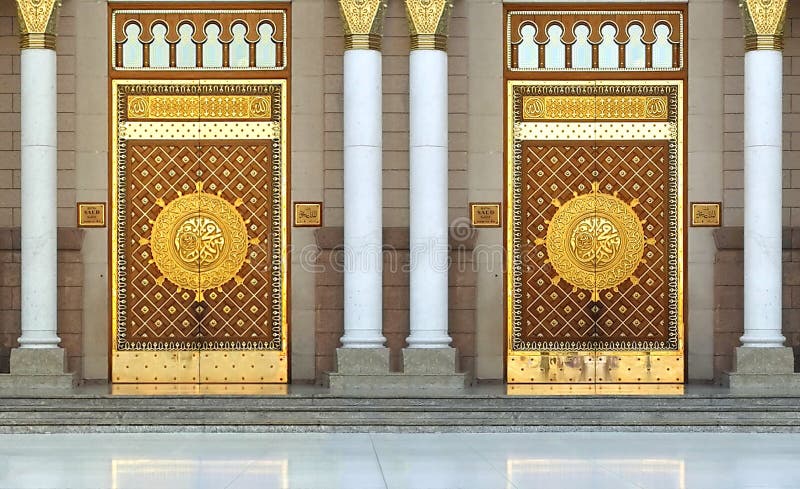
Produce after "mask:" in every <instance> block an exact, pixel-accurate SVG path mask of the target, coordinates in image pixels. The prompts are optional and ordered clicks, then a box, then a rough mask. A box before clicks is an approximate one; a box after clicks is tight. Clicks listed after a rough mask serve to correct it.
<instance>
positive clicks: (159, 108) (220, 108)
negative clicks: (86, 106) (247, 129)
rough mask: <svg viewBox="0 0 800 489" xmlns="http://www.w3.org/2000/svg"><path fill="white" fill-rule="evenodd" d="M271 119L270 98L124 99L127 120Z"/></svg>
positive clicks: (184, 97)
mask: <svg viewBox="0 0 800 489" xmlns="http://www.w3.org/2000/svg"><path fill="white" fill-rule="evenodd" d="M271 118H272V97H269V96H247V95H210V96H200V97H198V96H187V95H142V96H132V97H131V98H130V100H128V119H129V120H136V119H169V120H198V119H199V120H237V119H259V120H270V119H271Z"/></svg>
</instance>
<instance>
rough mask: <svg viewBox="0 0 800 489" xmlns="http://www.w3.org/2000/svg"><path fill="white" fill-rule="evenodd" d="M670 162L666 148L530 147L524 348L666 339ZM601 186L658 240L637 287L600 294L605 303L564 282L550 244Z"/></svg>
mask: <svg viewBox="0 0 800 489" xmlns="http://www.w3.org/2000/svg"><path fill="white" fill-rule="evenodd" d="M667 157H668V148H667V144H666V142H646V143H645V142H636V143H634V142H625V143H618V142H611V143H594V142H591V141H586V142H583V141H575V142H558V141H554V142H543V141H526V142H523V143H522V165H523V167H522V175H523V181H522V209H521V210H522V234H523V240H522V259H523V277H522V278H523V285H522V287H523V294H522V299H523V311H522V331H521V338H522V339H523V340H524V341H529V342H532V343H533V344H535V345H538V346H539V347H540V348H542V349H553V348H554V347H555V348H556V349H576V350H591V349H604V348H609V349H611V348H612V344H613V343H618V342H631V341H634V342H635V341H663V340H664V339H665V338H666V336H667V317H666V303H667V298H666V297H667V283H666V276H667V272H666V266H667V263H666V254H667V253H666V241H665V240H666V234H665V233H666V231H665V226H664V223H665V222H666V218H665V215H666V212H667V207H666V199H665V196H666V174H667V167H668V161H667ZM593 183H596V184H597V185H598V191H599V192H601V193H605V194H610V195H616V196H617V197H618V198H619V199H621V200H622V201H624V202H625V203H629V204H632V205H633V209H634V211H635V212H636V214H637V216H638V218H639V219H640V220H642V221H644V222H643V225H642V227H643V231H644V234H645V238H648V239H649V238H653V239H652V240H651V241H650V242H649V243H648V244H647V245H645V250H644V257H643V258H644V263H642V264H640V265H639V266H638V267H637V268H636V271H635V272H634V274H633V277H632V278H633V280H626V281H624V282H622V283H621V284H619V285H618V286H617V287H616V289H614V288H611V289H606V290H602V291H600V293H599V301H598V302H592V300H591V299H592V297H591V296H592V294H591V292H590V291H588V290H585V289H580V288H574V287H573V286H572V285H571V284H570V283H569V282H567V281H566V280H563V279H562V278H561V277H559V275H558V273H557V272H556V270H555V268H554V267H553V265H552V264H551V263H550V261H549V257H548V252H547V248H546V245H545V243H544V241H545V239H546V236H547V231H548V225H549V223H550V221H551V219H552V218H553V216H554V215H555V213H556V211H557V210H558V208H559V207H560V206H561V205H563V204H564V203H565V202H567V201H569V200H570V199H573V198H574V197H575V196H577V195H583V194H589V193H591V192H592V184H593ZM634 199H638V202H634ZM634 282H636V283H634Z"/></svg>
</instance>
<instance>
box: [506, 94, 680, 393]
mask: <svg viewBox="0 0 800 489" xmlns="http://www.w3.org/2000/svg"><path fill="white" fill-rule="evenodd" d="M683 89H684V87H683V82H682V81H635V82H634V81H623V80H620V81H607V82H600V81H588V82H582V81H574V82H563V81H509V82H508V87H507V90H508V114H509V117H508V128H507V131H508V135H509V137H508V144H509V147H508V150H507V151H508V163H507V176H508V181H507V189H508V190H507V192H508V193H507V204H508V205H507V219H506V222H507V236H506V241H507V245H508V247H507V270H506V272H507V273H506V277H507V283H506V290H507V324H508V333H507V337H508V343H507V378H508V382H509V383H681V382H683V378H684V356H683V351H684V325H683V256H684V252H683V243H684V237H683V226H684V223H683V207H684V206H683V199H684V196H683V152H684V147H683V107H684V101H683Z"/></svg>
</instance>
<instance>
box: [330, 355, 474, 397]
mask: <svg viewBox="0 0 800 489" xmlns="http://www.w3.org/2000/svg"><path fill="white" fill-rule="evenodd" d="M336 356H337V372H330V373H328V374H327V382H328V388H329V389H330V392H331V394H346V395H354V396H365V397H372V396H376V395H378V396H381V395H384V396H395V395H405V396H423V397H425V396H437V395H447V394H453V393H457V392H462V391H463V390H464V388H465V387H466V384H467V378H466V374H464V373H460V372H457V371H456V350H455V348H405V349H403V372H390V371H389V349H388V348H379V349H378V348H376V349H356V348H339V349H338V350H336Z"/></svg>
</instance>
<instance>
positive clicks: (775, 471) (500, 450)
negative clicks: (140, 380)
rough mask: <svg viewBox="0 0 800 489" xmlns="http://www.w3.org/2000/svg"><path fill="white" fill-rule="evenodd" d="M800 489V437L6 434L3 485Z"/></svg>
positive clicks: (2, 438) (1, 441)
mask: <svg viewBox="0 0 800 489" xmlns="http://www.w3.org/2000/svg"><path fill="white" fill-rule="evenodd" d="M250 487H253V488H256V487H257V488H266V489H271V488H276V489H284V488H291V489H311V488H324V489H334V488H347V489H371V488H410V489H435V488H446V489H454V488H490V489H512V488H514V489H522V488H526V489H527V488H532V489H533V488H580V489H602V488H615V489H625V488H631V489H635V488H640V489H645V488H646V489H651V488H652V489H655V488H663V489H672V488H675V489H683V488H698V489H714V488H725V489H735V488H765V489H784V488H786V489H788V488H800V435H782V434H703V433H534V434H399V435H398V434H116V435H104V434H91V435H0V488H37V489H38V488H58V489H65V488H114V489H117V488H119V489H121V488H137V489H159V488H169V489H182V488H250Z"/></svg>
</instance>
